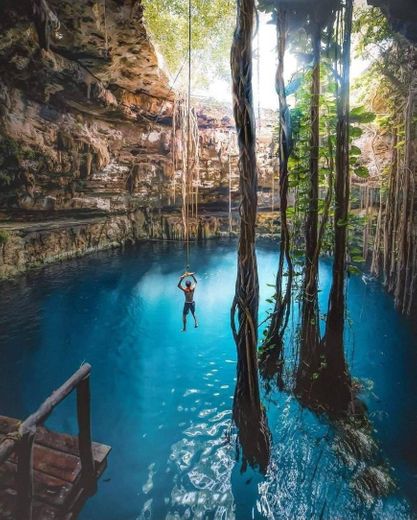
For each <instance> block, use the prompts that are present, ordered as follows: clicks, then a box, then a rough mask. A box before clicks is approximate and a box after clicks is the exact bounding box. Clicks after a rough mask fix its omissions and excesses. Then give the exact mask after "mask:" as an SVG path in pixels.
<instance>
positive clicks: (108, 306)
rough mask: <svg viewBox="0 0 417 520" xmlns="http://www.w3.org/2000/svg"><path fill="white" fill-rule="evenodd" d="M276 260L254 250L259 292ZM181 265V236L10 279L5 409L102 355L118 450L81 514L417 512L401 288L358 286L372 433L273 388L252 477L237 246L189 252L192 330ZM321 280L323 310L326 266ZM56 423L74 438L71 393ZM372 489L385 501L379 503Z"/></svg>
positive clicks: (352, 338) (3, 322) (94, 518)
mask: <svg viewBox="0 0 417 520" xmlns="http://www.w3.org/2000/svg"><path fill="white" fill-rule="evenodd" d="M276 263H277V255H276V251H275V250H274V247H273V246H262V247H260V248H259V270H260V279H261V280H260V281H261V292H262V294H261V302H265V299H266V298H267V297H269V296H270V295H271V292H272V290H273V289H272V288H271V287H268V286H267V284H268V283H271V282H273V280H274V274H275V267H276ZM183 264H184V257H183V251H182V248H181V246H179V245H176V244H145V245H141V246H138V247H135V248H132V249H127V250H126V251H124V252H107V253H101V254H98V255H95V256H91V257H88V258H84V259H82V260H75V261H71V262H67V263H65V264H62V265H58V266H52V267H49V268H47V269H45V270H43V271H40V272H37V273H32V274H30V275H28V276H26V277H22V278H20V279H18V280H17V281H15V282H10V283H6V284H3V285H1V286H0V291H1V297H2V303H3V305H2V308H1V310H0V355H1V368H0V410H1V411H0V413H4V414H8V415H13V416H17V417H20V418H21V417H24V416H25V415H27V414H28V413H29V412H31V411H33V410H34V409H35V408H36V407H37V406H38V404H39V402H40V401H41V399H42V398H44V397H45V396H46V395H48V394H49V393H50V391H51V390H52V389H53V388H55V387H56V386H58V385H59V384H60V383H61V382H62V381H63V379H65V378H66V377H67V376H68V375H69V374H70V373H71V372H72V371H73V370H75V369H76V368H77V367H78V366H79V364H80V363H81V362H82V361H83V360H87V361H89V362H90V363H91V364H92V365H93V375H92V392H93V428H94V438H95V439H96V440H98V441H101V442H105V443H108V444H111V445H112V447H113V452H112V454H111V457H110V463H109V467H108V469H107V471H106V473H105V474H104V476H103V478H102V480H101V482H100V485H99V491H98V493H97V495H96V496H95V497H93V498H92V499H91V500H90V501H89V503H88V504H87V506H86V508H85V509H84V511H83V512H82V514H81V518H82V519H84V520H129V519H132V520H133V519H137V518H141V519H142V518H143V519H147V518H153V519H156V520H160V519H164V518H168V519H180V518H181V519H183V518H184V519H188V518H190V519H191V518H196V519H222V520H225V519H234V518H236V519H239V520H247V519H251V518H256V519H258V518H259V519H260V518H262V519H278V518H279V519H294V518H297V519H303V518H305V519H310V518H317V519H319V518H323V519H336V518H343V519H357V518H378V519H387V520H388V519H393V518H395V519H397V518H398V519H409V518H413V508H414V510H415V507H416V503H417V497H416V494H417V493H416V489H417V454H416V450H415V439H416V438H417V414H416V412H415V410H416V409H417V382H416V378H415V369H416V366H417V344H416V343H417V342H416V340H415V339H414V337H413V335H412V333H411V331H410V330H409V326H408V324H407V322H406V321H405V320H403V319H402V318H401V317H399V316H398V315H397V314H396V312H395V311H394V310H393V308H392V302H391V300H390V298H389V297H388V296H386V295H385V294H384V293H383V292H382V291H381V290H380V289H379V287H378V286H377V284H375V283H372V282H369V281H367V283H366V284H365V283H364V282H363V281H362V280H361V279H360V278H356V277H355V278H351V279H350V281H349V315H350V319H351V321H352V324H351V326H350V327H349V330H348V333H347V336H348V338H347V339H348V344H349V352H348V356H347V357H348V360H349V363H350V368H351V371H352V374H353V376H354V377H356V378H359V379H360V381H361V384H362V386H363V388H364V390H363V392H362V398H363V399H364V401H365V402H366V404H367V406H368V408H369V417H370V419H371V421H372V428H371V429H370V430H369V429H368V431H366V432H365V431H362V430H360V431H359V430H358V429H357V428H353V427H351V428H350V430H349V427H347V426H346V425H344V427H343V428H344V429H345V430H346V429H348V430H349V431H345V430H343V429H341V428H334V427H331V426H330V425H329V424H328V423H327V422H326V421H325V420H324V419H320V418H317V417H316V416H315V415H314V414H312V413H311V412H309V411H307V410H302V409H301V408H300V407H299V405H298V403H297V402H296V400H294V398H292V397H291V396H289V395H288V394H286V393H280V392H271V393H270V394H268V396H264V404H265V406H266V411H267V416H268V424H269V427H270V430H271V434H272V449H271V464H270V467H269V469H268V472H267V474H266V475H265V476H262V475H260V474H259V473H258V472H256V471H254V470H252V469H250V468H249V469H247V470H246V471H245V472H244V473H242V472H241V464H240V462H241V461H240V451H239V449H238V446H237V444H236V432H235V430H234V429H233V428H232V427H231V407H232V400H233V392H234V384H235V362H236V355H235V346H234V343H233V340H232V337H231V333H230V330H229V310H230V303H231V299H232V295H233V290H234V282H235V264H236V257H235V246H234V245H233V244H227V243H226V244H222V243H220V244H219V243H214V242H213V243H209V244H207V245H206V246H198V247H195V248H193V258H192V268H193V269H195V270H196V271H197V277H198V281H199V284H198V289H197V293H196V301H197V316H198V318H199V321H200V328H199V329H196V330H195V329H193V328H191V327H190V329H189V331H188V332H187V333H186V334H183V333H181V332H180V329H181V312H182V298H183V296H182V294H181V293H180V291H178V289H177V287H176V284H177V281H178V275H179V274H180V272H181V270H182V267H183ZM320 280H321V283H322V285H323V288H324V290H323V292H322V293H320V299H321V302H322V304H325V303H326V302H327V291H328V285H329V281H330V269H329V265H328V264H326V263H323V264H322V266H321V272H320ZM267 305H268V304H266V303H265V304H262V305H261V314H262V316H261V319H262V318H263V316H264V315H265V312H266V309H267ZM323 308H325V307H324V305H323ZM296 314H297V312H296V311H295V312H294V316H293V319H294V320H296V318H297V316H296ZM287 350H288V352H289V353H291V352H292V351H293V350H294V341H291V340H290V341H289V346H288V349H287ZM11 395H12V396H13V399H11ZM48 424H49V425H50V426H51V427H54V428H57V429H61V430H65V431H68V432H72V433H75V432H76V420H75V403H74V400H73V399H72V398H70V399H69V401H68V402H65V403H64V404H63V405H62V406H61V407H59V408H58V409H57V410H56V413H55V414H54V415H53V416H52V417H51V419H50V420H49V423H48ZM391 467H392V469H391ZM364 475H365V477H364V478H362V477H363V476H364ZM361 478H362V480H361ZM391 479H394V480H395V482H396V484H397V486H398V487H397V489H396V490H392V489H391ZM375 486H380V487H382V488H384V486H385V487H386V489H387V490H390V491H389V494H388V496H387V497H379V498H376V499H375V498H374V496H373V494H374V492H375V489H376V487H375ZM378 489H380V488H379V487H378ZM360 496H361V497H362V498H360Z"/></svg>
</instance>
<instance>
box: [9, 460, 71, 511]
mask: <svg viewBox="0 0 417 520" xmlns="http://www.w3.org/2000/svg"><path fill="white" fill-rule="evenodd" d="M16 471H17V466H16V464H13V463H12V462H5V463H4V464H2V465H1V466H0V482H1V488H3V489H7V490H9V491H15V484H16V481H15V476H16ZM33 492H34V496H35V497H36V499H37V500H40V501H42V502H46V503H48V504H50V505H54V506H57V507H62V506H65V505H66V504H67V503H68V502H70V501H71V500H72V498H73V495H74V493H75V492H76V491H75V489H74V485H73V484H70V483H69V482H65V481H64V480H62V479H59V478H56V477H52V476H50V475H47V474H46V473H42V472H41V471H35V472H34V479H33ZM0 518H1V516H0Z"/></svg>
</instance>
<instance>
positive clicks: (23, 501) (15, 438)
mask: <svg viewBox="0 0 417 520" xmlns="http://www.w3.org/2000/svg"><path fill="white" fill-rule="evenodd" d="M90 373H91V365H89V364H88V363H86V364H84V365H82V366H81V367H80V368H79V370H77V372H75V373H74V374H73V375H72V376H71V377H70V378H69V379H68V380H67V381H66V382H65V383H64V384H63V385H62V386H60V387H59V388H58V389H57V390H55V391H54V392H53V393H52V395H51V396H50V397H48V399H46V400H45V401H44V402H43V403H42V405H41V406H40V407H39V409H38V410H37V411H36V412H35V413H33V414H32V415H30V416H29V417H28V418H27V419H26V420H25V421H23V422H22V423H21V424H20V426H19V430H18V431H17V432H15V433H14V434H10V435H8V436H7V437H6V438H5V439H4V440H3V442H2V443H1V444H0V464H2V463H3V462H5V461H6V459H7V458H8V457H9V456H10V455H11V454H12V452H14V451H15V452H16V454H17V474H16V490H17V500H16V516H15V518H16V520H31V519H32V497H33V464H32V459H33V453H32V452H33V442H34V440H35V434H36V428H37V427H38V426H41V425H42V424H43V423H44V422H45V421H46V419H47V418H48V417H49V416H50V414H51V413H52V411H53V410H54V408H55V407H56V406H57V405H58V404H59V403H61V402H62V401H63V400H64V399H65V398H66V397H68V396H69V394H70V393H71V392H72V391H73V390H76V391H77V419H78V432H79V433H78V449H79V454H80V462H81V479H82V485H83V487H84V488H85V489H86V490H88V491H89V492H91V493H94V492H95V490H96V486H97V481H96V472H95V467H94V459H93V450H92V444H91V414H90Z"/></svg>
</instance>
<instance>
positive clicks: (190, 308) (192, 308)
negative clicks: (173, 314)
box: [182, 302, 195, 316]
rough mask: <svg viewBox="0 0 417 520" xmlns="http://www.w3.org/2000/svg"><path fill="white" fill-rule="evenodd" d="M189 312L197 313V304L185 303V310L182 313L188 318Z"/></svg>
mask: <svg viewBox="0 0 417 520" xmlns="http://www.w3.org/2000/svg"><path fill="white" fill-rule="evenodd" d="M189 311H191V313H192V314H194V313H195V302H185V303H184V310H183V311H182V312H183V314H184V316H186V315H187V314H188V313H189Z"/></svg>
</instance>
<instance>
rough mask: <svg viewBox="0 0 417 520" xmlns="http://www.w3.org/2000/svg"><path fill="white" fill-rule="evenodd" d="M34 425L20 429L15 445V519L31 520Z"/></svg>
mask: <svg viewBox="0 0 417 520" xmlns="http://www.w3.org/2000/svg"><path fill="white" fill-rule="evenodd" d="M35 433H36V426H32V427H31V428H24V429H23V430H21V436H22V438H21V440H20V441H19V443H18V445H17V474H16V491H17V500H16V520H32V497H33V441H34V439H35Z"/></svg>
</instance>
